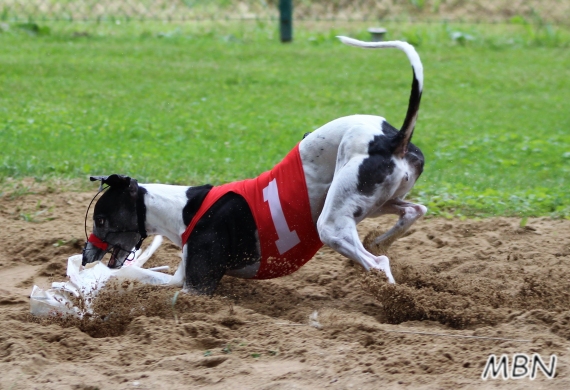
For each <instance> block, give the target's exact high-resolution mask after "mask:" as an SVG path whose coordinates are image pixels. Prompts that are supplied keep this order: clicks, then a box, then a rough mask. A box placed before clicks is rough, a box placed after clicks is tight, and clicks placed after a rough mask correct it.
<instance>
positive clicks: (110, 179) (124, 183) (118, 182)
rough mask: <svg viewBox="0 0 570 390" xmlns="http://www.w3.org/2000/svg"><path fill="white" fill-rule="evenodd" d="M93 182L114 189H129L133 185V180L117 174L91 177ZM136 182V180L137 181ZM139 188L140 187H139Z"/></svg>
mask: <svg viewBox="0 0 570 390" xmlns="http://www.w3.org/2000/svg"><path fill="white" fill-rule="evenodd" d="M89 180H91V181H98V180H100V181H101V185H103V184H107V185H108V186H109V187H113V188H128V187H130V184H131V178H130V177H128V176H124V175H117V174H116V173H114V174H112V175H110V176H91V177H90V178H89ZM135 182H136V180H135ZM137 188H138V186H137Z"/></svg>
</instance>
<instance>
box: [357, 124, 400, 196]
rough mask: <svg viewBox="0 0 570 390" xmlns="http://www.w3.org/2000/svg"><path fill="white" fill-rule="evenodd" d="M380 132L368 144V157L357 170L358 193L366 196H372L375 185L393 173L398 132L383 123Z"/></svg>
mask: <svg viewBox="0 0 570 390" xmlns="http://www.w3.org/2000/svg"><path fill="white" fill-rule="evenodd" d="M382 132H383V134H379V135H376V136H374V139H373V140H372V141H370V143H369V144H368V157H367V158H365V159H364V161H362V163H361V164H360V167H359V168H358V184H357V189H358V191H359V192H360V193H361V194H363V195H366V196H371V195H373V194H374V190H375V188H376V186H377V185H379V184H381V183H382V182H383V181H384V180H386V177H387V176H389V175H390V174H392V172H393V171H394V162H393V161H392V155H393V154H394V150H395V149H396V148H397V146H398V142H399V139H398V130H396V128H394V127H393V126H392V125H390V124H389V123H388V122H386V121H384V122H383V123H382Z"/></svg>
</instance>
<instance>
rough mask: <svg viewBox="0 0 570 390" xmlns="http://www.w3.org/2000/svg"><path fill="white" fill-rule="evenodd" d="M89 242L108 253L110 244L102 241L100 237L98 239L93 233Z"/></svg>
mask: <svg viewBox="0 0 570 390" xmlns="http://www.w3.org/2000/svg"><path fill="white" fill-rule="evenodd" d="M87 242H90V243H91V244H92V245H93V246H94V247H97V248H99V249H101V250H104V251H106V250H107V248H109V244H107V243H106V242H105V241H103V240H101V239H100V238H99V237H97V236H96V235H95V234H93V233H91V235H90V236H89V238H88V239H87Z"/></svg>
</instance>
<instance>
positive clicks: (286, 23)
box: [279, 0, 293, 42]
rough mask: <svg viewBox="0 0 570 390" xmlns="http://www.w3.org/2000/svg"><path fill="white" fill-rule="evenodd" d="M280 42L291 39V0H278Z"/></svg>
mask: <svg viewBox="0 0 570 390" xmlns="http://www.w3.org/2000/svg"><path fill="white" fill-rule="evenodd" d="M279 23H280V24H279V31H280V32H281V42H291V41H292V40H293V0H279Z"/></svg>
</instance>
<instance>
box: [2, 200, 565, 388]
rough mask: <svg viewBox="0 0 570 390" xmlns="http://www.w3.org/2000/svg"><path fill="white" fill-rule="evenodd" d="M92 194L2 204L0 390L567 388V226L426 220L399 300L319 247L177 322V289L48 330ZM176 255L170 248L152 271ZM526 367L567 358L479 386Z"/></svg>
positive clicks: (181, 306)
mask: <svg viewBox="0 0 570 390" xmlns="http://www.w3.org/2000/svg"><path fill="white" fill-rule="evenodd" d="M92 195H93V193H76V192H63V193H58V192H49V191H43V192H42V193H39V194H28V195H22V196H18V197H15V198H13V199H12V198H10V197H9V196H6V195H5V196H3V197H0V223H1V224H2V229H0V241H1V242H2V249H1V250H0V282H1V283H0V372H1V375H0V389H2V390H8V389H10V390H16V389H83V390H87V389H90V390H94V389H189V388H208V389H227V388H228V387H230V386H231V387H232V388H233V389H320V388H331V389H359V388H361V389H378V388H414V389H416V388H444V389H449V388H487V387H492V388H494V387H509V388H522V389H527V388H528V389H530V388H532V389H535V388H549V389H551V388H554V389H568V388H570V374H569V372H568V369H569V363H570V361H569V360H570V359H569V357H568V353H569V348H570V341H569V340H570V325H569V321H570V296H569V291H570V290H569V288H568V287H569V286H570V271H569V270H570V269H569V262H570V221H559V220H550V219H529V220H528V222H527V224H526V226H525V227H522V228H521V227H520V219H509V218H493V219H486V220H466V221H459V220H445V219H434V218H432V219H425V220H423V221H420V222H418V223H417V224H416V225H414V226H413V228H412V229H411V231H410V232H409V234H408V235H407V236H406V237H404V238H402V239H401V240H399V241H398V242H397V243H396V244H395V245H394V246H393V247H392V248H391V249H390V251H389V255H390V257H391V259H392V264H393V269H394V273H395V277H396V280H397V281H398V285H397V286H389V285H386V284H385V283H384V282H383V281H382V279H381V278H380V277H379V276H378V275H370V274H369V275H365V274H364V273H363V272H362V271H361V270H360V269H359V268H358V266H355V265H353V264H351V263H350V262H349V261H348V260H346V259H344V258H342V257H341V256H339V255H337V254H335V253H333V252H332V251H331V250H330V249H328V248H323V249H322V250H321V251H320V252H319V253H318V254H317V255H316V256H315V258H314V259H313V260H312V261H310V262H309V263H308V264H307V265H306V266H304V267H303V268H302V269H301V270H300V271H298V272H297V273H295V274H293V275H291V276H288V277H284V278H280V279H276V280H268V281H243V280H239V279H232V278H229V277H228V278H224V280H223V282H222V285H221V287H220V288H219V289H218V291H217V293H216V294H215V296H214V297H194V296H188V295H182V294H181V295H180V296H179V297H178V300H177V301H176V304H175V305H174V308H173V306H172V298H173V296H174V295H175V293H176V291H177V290H176V289H167V288H160V287H152V288H150V287H138V288H135V289H133V290H132V291H130V292H129V293H123V294H119V293H118V292H116V291H113V290H111V289H110V290H108V291H106V292H105V294H102V295H101V299H100V302H98V303H97V305H98V306H97V310H98V313H99V314H101V316H100V317H96V318H94V319H91V320H88V321H82V322H79V321H63V320H58V319H54V320H41V321H40V320H38V319H37V318H34V317H32V316H31V315H30V314H29V300H28V296H29V294H30V292H31V288H32V286H33V285H34V284H37V285H39V286H41V287H44V288H48V287H49V286H50V282H52V281H64V280H65V270H66V264H67V257H68V256H70V255H72V254H76V253H79V252H80V250H81V247H82V245H83V243H84V240H85V236H84V231H83V218H84V214H85V209H86V207H87V205H88V203H89V201H90V199H91V197H92ZM393 221H394V220H393V219H390V218H386V219H379V220H375V221H371V222H366V223H365V224H363V226H362V227H361V234H362V237H363V238H364V236H365V235H366V234H367V233H368V232H369V231H371V230H373V229H376V228H379V229H380V230H385V229H387V228H388V227H389V225H390V224H391V223H393ZM178 252H179V251H178V249H177V248H176V247H174V246H173V245H172V244H170V243H168V242H166V243H164V244H163V246H162V247H161V248H160V249H159V251H158V252H157V253H156V254H155V255H154V256H153V258H152V259H151V260H150V261H149V264H148V266H156V265H171V266H173V267H174V266H175V265H176V264H177V263H178V261H179V255H178ZM315 312H316V313H317V314H316V315H315V314H313V313H315ZM311 315H312V319H311ZM311 324H312V325H313V326H311ZM465 336H477V337H465ZM505 339H509V340H505ZM515 353H525V354H527V355H531V354H539V355H540V356H541V357H542V359H544V360H545V361H546V362H547V363H549V362H550V360H549V359H550V356H551V355H556V356H557V357H558V363H557V368H556V377H555V378H554V379H547V378H546V377H545V375H544V374H543V373H542V372H541V371H539V372H538V377H537V379H536V380H534V381H531V380H530V379H529V378H528V377H525V378H523V379H520V380H517V381H514V380H502V379H489V380H487V381H483V380H482V379H481V374H482V371H483V368H484V366H485V363H486V361H487V358H488V356H489V355H490V354H495V355H497V356H499V355H502V354H507V355H508V356H509V359H510V358H512V357H513V355H514V354H515Z"/></svg>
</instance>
